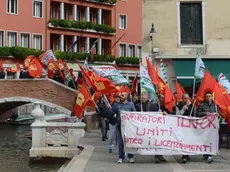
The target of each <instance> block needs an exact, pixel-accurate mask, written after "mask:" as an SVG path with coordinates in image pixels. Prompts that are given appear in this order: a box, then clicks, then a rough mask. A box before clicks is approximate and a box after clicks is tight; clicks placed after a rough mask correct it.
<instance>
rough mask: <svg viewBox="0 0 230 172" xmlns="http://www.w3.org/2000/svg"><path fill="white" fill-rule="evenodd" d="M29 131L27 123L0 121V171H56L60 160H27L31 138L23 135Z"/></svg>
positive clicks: (60, 163) (60, 162)
mask: <svg viewBox="0 0 230 172" xmlns="http://www.w3.org/2000/svg"><path fill="white" fill-rule="evenodd" d="M28 133H31V128H30V126H29V125H24V126H23V125H9V124H2V123H0V172H56V171H57V170H58V169H59V168H60V167H61V166H62V164H63V163H64V162H62V161H52V162H47V161H42V162H39V161H38V162H37V161H36V162H33V163H31V162H30V161H29V150H30V148H31V140H29V139H27V138H25V137H24V135H25V134H28Z"/></svg>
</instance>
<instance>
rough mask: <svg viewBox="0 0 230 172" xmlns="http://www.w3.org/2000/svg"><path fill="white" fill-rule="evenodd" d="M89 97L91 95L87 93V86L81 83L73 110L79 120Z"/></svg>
mask: <svg viewBox="0 0 230 172" xmlns="http://www.w3.org/2000/svg"><path fill="white" fill-rule="evenodd" d="M90 97H91V95H90V93H89V90H88V88H87V85H86V84H85V82H83V83H82V87H81V89H80V90H79V93H78V96H77V99H76V102H75V105H74V108H73V112H74V114H75V115H76V117H77V118H79V119H80V118H81V117H82V115H83V112H84V110H85V107H86V105H87V104H88V101H89V100H90Z"/></svg>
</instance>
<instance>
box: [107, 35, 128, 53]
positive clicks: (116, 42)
mask: <svg viewBox="0 0 230 172" xmlns="http://www.w3.org/2000/svg"><path fill="white" fill-rule="evenodd" d="M124 35H125V33H123V34H122V35H121V36H120V38H118V40H116V42H115V43H114V44H113V46H112V47H111V48H110V49H109V51H107V53H105V55H107V54H109V53H110V52H111V50H112V49H113V48H114V47H115V45H116V44H117V43H118V41H120V40H121V38H123V36H124Z"/></svg>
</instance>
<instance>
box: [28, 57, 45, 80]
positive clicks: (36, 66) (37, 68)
mask: <svg viewBox="0 0 230 172" xmlns="http://www.w3.org/2000/svg"><path fill="white" fill-rule="evenodd" d="M28 73H29V76H31V77H33V78H41V76H42V65H41V63H40V62H39V60H38V59H37V58H34V59H33V60H32V61H31V62H30V64H29V66H28Z"/></svg>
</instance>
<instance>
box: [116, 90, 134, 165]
mask: <svg viewBox="0 0 230 172" xmlns="http://www.w3.org/2000/svg"><path fill="white" fill-rule="evenodd" d="M127 98H128V93H125V92H123V93H121V95H120V102H119V103H116V104H115V105H114V106H113V107H112V111H113V112H114V113H115V114H116V116H117V122H116V125H117V139H118V148H119V160H118V163H119V164H121V163H123V161H124V159H125V152H124V143H123V138H122V133H121V116H120V111H121V110H123V111H136V109H135V106H134V104H133V103H132V102H129V101H128V100H127ZM128 158H129V160H128V162H129V163H134V159H133V154H128Z"/></svg>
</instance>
